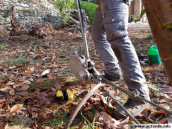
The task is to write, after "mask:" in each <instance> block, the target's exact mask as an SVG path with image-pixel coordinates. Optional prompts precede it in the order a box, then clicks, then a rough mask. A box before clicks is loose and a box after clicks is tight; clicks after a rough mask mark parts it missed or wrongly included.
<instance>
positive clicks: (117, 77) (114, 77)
mask: <svg viewBox="0 0 172 129" xmlns="http://www.w3.org/2000/svg"><path fill="white" fill-rule="evenodd" d="M104 78H105V79H107V80H109V81H119V80H120V79H121V78H122V77H121V74H113V75H109V74H106V73H105V75H104Z"/></svg>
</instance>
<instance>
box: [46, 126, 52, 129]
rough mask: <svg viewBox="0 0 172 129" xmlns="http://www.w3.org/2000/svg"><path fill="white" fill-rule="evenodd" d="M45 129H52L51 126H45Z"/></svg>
mask: <svg viewBox="0 0 172 129" xmlns="http://www.w3.org/2000/svg"><path fill="white" fill-rule="evenodd" d="M44 129H52V128H51V127H50V126H45V127H44Z"/></svg>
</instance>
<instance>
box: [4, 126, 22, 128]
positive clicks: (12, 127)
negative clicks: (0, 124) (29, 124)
mask: <svg viewBox="0 0 172 129" xmlns="http://www.w3.org/2000/svg"><path fill="white" fill-rule="evenodd" d="M6 129H21V128H20V127H19V126H10V127H9V126H7V128H6Z"/></svg>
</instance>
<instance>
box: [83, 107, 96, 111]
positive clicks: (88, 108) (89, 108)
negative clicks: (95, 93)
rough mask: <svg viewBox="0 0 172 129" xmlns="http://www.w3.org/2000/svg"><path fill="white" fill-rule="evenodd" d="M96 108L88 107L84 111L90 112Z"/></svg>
mask: <svg viewBox="0 0 172 129" xmlns="http://www.w3.org/2000/svg"><path fill="white" fill-rule="evenodd" d="M93 108H94V107H86V108H84V111H88V110H91V109H93Z"/></svg>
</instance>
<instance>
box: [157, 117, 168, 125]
mask: <svg viewBox="0 0 172 129" xmlns="http://www.w3.org/2000/svg"><path fill="white" fill-rule="evenodd" d="M167 120H168V118H162V119H161V120H160V121H158V123H157V124H164V123H165V122H166V121H167Z"/></svg>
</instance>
